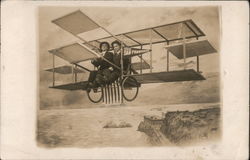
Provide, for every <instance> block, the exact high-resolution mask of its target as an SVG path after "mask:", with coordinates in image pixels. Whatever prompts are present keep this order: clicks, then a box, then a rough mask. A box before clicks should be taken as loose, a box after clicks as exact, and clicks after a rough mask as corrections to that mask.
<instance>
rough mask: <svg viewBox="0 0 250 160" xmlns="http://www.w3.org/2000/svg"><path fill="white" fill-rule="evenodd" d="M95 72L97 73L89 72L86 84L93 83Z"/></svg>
mask: <svg viewBox="0 0 250 160" xmlns="http://www.w3.org/2000/svg"><path fill="white" fill-rule="evenodd" d="M97 72H98V71H91V72H90V74H89V79H88V82H92V83H93V82H94V81H95V78H96V74H97Z"/></svg>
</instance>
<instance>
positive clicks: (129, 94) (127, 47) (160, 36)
mask: <svg viewBox="0 0 250 160" xmlns="http://www.w3.org/2000/svg"><path fill="white" fill-rule="evenodd" d="M52 23H54V24H56V25H57V26H59V27H60V28H62V29H63V30H65V31H67V32H69V33H70V34H72V35H73V36H75V37H76V38H77V40H80V42H76V43H73V44H69V45H66V46H62V47H59V48H56V49H52V50H49V53H51V54H52V56H53V58H52V61H53V67H52V68H50V69H47V70H46V71H49V72H52V74H53V83H52V86H50V88H54V89H63V90H71V91H74V90H84V91H86V90H87V86H88V81H81V80H78V79H77V74H81V73H85V72H91V71H93V70H91V69H89V68H87V67H86V66H83V65H81V64H80V63H81V62H85V61H90V60H92V59H95V58H97V57H99V58H100V57H101V58H103V59H104V60H105V61H108V60H106V59H105V58H104V57H102V56H101V55H100V54H99V53H98V47H99V44H100V43H101V42H104V41H106V42H108V43H111V42H113V41H115V40H118V41H119V42H121V44H122V54H121V66H120V67H119V66H116V67H118V68H119V69H120V71H121V76H120V78H119V79H118V80H117V81H115V82H113V83H112V84H105V86H104V87H99V88H98V89H97V90H96V91H92V90H91V91H90V92H86V93H87V95H88V98H89V100H90V101H92V102H94V103H99V102H103V103H106V104H110V103H124V99H125V100H126V101H133V100H135V98H136V97H137V95H138V92H139V88H140V87H141V86H142V85H143V84H150V83H164V82H180V81H197V80H198V81H199V80H205V77H204V76H203V75H202V74H201V72H200V70H199V57H200V56H202V55H205V54H210V53H215V52H216V50H215V48H214V47H213V46H212V45H211V44H210V43H209V41H208V40H200V37H204V36H205V34H204V33H203V32H202V31H201V29H200V28H199V27H198V26H197V25H196V24H195V23H194V21H193V20H191V19H188V20H184V21H180V22H175V23H170V24H165V25H160V26H155V27H150V28H144V29H140V30H136V31H130V32H126V33H120V34H113V33H111V32H110V31H109V30H107V29H106V28H104V27H103V26H101V25H100V24H98V23H97V22H95V21H94V20H93V19H91V18H90V17H89V16H87V15H86V14H85V13H83V12H82V11H81V10H77V11H75V12H72V13H70V14H67V15H65V16H62V17H60V18H57V19H55V20H53V21H52ZM97 30H102V32H104V33H105V34H103V35H102V36H100V37H98V36H96V37H95V36H94V38H92V39H91V38H89V37H88V35H95V33H96V31H97ZM158 43H166V45H165V47H164V48H165V49H166V71H161V72H154V71H153V66H152V54H153V52H152V45H154V44H158ZM144 46H149V47H148V48H145V47H144ZM111 50H112V48H111ZM146 54H148V55H149V62H148V60H145V58H144V55H146ZM170 54H172V55H173V56H175V57H176V58H177V59H179V60H183V64H181V65H179V66H180V67H182V68H183V69H181V70H170V65H169V63H170V56H169V55H170ZM55 56H56V57H59V58H62V59H64V60H66V61H67V62H68V63H69V64H71V65H66V66H58V67H56V66H55ZM124 57H126V58H129V59H130V64H129V67H127V68H124V66H123V64H122V63H123V61H122V59H123V58H124ZM135 57H137V58H138V59H139V61H137V62H135V63H133V61H132V59H133V58H135ZM190 57H194V58H195V60H196V68H195V69H187V65H188V64H190V63H193V61H191V62H187V58H190ZM108 63H110V64H112V62H109V61H108ZM112 65H114V64H112ZM124 70H126V72H125V71H124ZM145 70H147V71H148V72H145ZM56 73H59V74H72V76H73V77H74V78H73V82H72V83H67V84H61V85H56V84H55V74H56Z"/></svg>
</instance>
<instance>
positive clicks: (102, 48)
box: [101, 43, 108, 51]
mask: <svg viewBox="0 0 250 160" xmlns="http://www.w3.org/2000/svg"><path fill="white" fill-rule="evenodd" d="M101 50H102V51H107V50H108V45H107V44H105V43H104V44H103V45H102V46H101Z"/></svg>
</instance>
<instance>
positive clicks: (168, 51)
mask: <svg viewBox="0 0 250 160" xmlns="http://www.w3.org/2000/svg"><path fill="white" fill-rule="evenodd" d="M167 72H169V50H168V49H167Z"/></svg>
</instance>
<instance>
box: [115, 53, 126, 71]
mask: <svg viewBox="0 0 250 160" xmlns="http://www.w3.org/2000/svg"><path fill="white" fill-rule="evenodd" d="M112 62H113V63H114V64H115V65H117V66H118V67H121V54H114V55H113V61H112ZM129 63H130V59H129V58H126V57H123V70H127V68H128V66H129ZM113 69H114V71H119V69H117V68H116V67H113ZM119 72H120V71H119Z"/></svg>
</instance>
